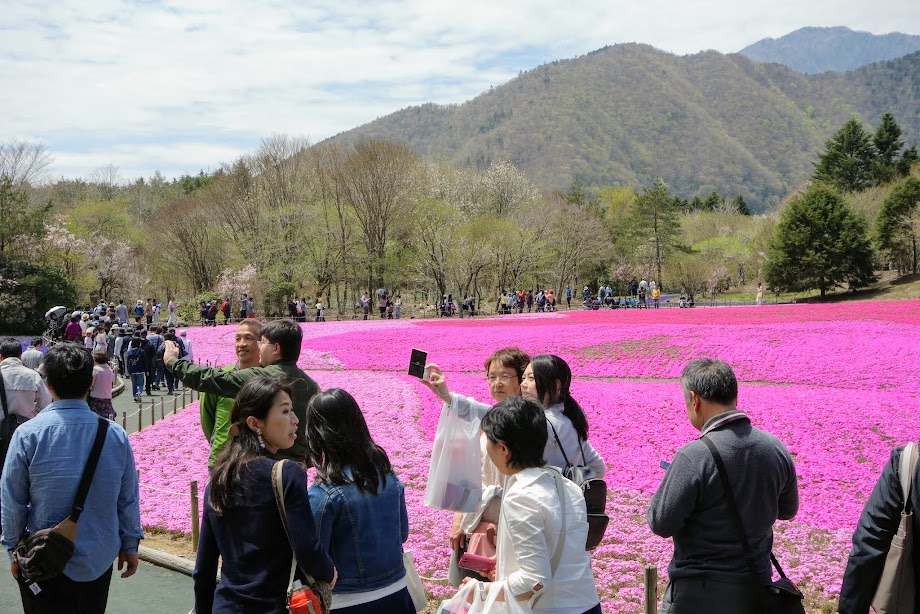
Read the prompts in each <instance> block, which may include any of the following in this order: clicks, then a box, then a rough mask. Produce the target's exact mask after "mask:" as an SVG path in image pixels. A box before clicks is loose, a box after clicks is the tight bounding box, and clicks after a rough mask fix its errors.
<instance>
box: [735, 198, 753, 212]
mask: <svg viewBox="0 0 920 614" xmlns="http://www.w3.org/2000/svg"><path fill="white" fill-rule="evenodd" d="M732 204H733V205H734V206H735V209H737V211H738V213H739V214H740V215H751V209H750V207H748V204H747V202H745V200H744V197H743V196H741V195H738V196H736V197H735V199H734V200H732Z"/></svg>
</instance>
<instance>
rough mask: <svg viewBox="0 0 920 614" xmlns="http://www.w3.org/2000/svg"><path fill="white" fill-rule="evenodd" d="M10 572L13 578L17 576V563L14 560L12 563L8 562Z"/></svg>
mask: <svg viewBox="0 0 920 614" xmlns="http://www.w3.org/2000/svg"><path fill="white" fill-rule="evenodd" d="M10 573H11V574H13V577H14V578H18V577H19V563H17V562H16V561H13V562H12V563H10Z"/></svg>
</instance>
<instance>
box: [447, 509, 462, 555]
mask: <svg viewBox="0 0 920 614" xmlns="http://www.w3.org/2000/svg"><path fill="white" fill-rule="evenodd" d="M462 517H463V516H462V514H454V522H453V524H451V527H450V549H451V550H453V551H454V552H456V553H457V556H458V557H459V556H460V549H461V548H464V547H466V533H464V532H463V529H461V528H460V519H461V518H462Z"/></svg>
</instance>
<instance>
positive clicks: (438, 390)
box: [422, 363, 450, 403]
mask: <svg viewBox="0 0 920 614" xmlns="http://www.w3.org/2000/svg"><path fill="white" fill-rule="evenodd" d="M425 369H426V370H427V371H428V379H427V380H424V379H423V380H422V383H423V384H425V386H427V387H428V389H429V390H431V391H432V392H433V393H435V394H436V395H437V396H438V398H439V399H441V400H442V401H444V402H445V403H450V390H448V389H447V379H446V378H445V377H444V371H442V370H441V367H439V366H438V365H436V364H434V363H428V364H427V365H425Z"/></svg>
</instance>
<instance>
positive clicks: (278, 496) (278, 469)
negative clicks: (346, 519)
mask: <svg viewBox="0 0 920 614" xmlns="http://www.w3.org/2000/svg"><path fill="white" fill-rule="evenodd" d="M284 463H285V460H284V459H281V460H279V461H278V462H276V463H275V464H274V465H273V466H272V492H273V493H274V494H275V505H277V506H278V513H279V514H281V526H283V527H284V534H285V535H287V538H288V543H289V544H291V553H292V554H293V556H292V558H291V577H290V579H289V580H288V590H289V591H290V589H291V587H292V586H293V585H294V575H295V573H296V572H297V550H295V549H294V540H293V539H291V530H290V529H289V528H288V520H287V512H286V511H285V509H284V480H283V478H282V472H283V470H284ZM301 571H302V572H303V570H301ZM304 576H305V577H306V580H307V582H308V583H310V584H313V577H312V576H310V574H308V573H306V572H304Z"/></svg>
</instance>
